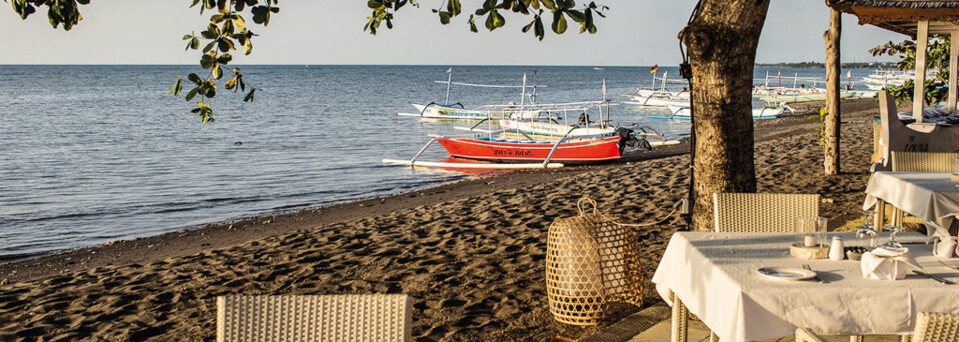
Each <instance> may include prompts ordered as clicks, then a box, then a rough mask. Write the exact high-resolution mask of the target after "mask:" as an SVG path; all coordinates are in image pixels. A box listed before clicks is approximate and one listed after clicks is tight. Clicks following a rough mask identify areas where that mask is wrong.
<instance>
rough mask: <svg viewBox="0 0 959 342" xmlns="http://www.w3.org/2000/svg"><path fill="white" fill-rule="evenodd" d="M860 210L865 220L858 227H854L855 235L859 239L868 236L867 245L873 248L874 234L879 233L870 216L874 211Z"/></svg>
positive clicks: (874, 242)
mask: <svg viewBox="0 0 959 342" xmlns="http://www.w3.org/2000/svg"><path fill="white" fill-rule="evenodd" d="M862 212H863V215H865V216H866V220H865V222H863V223H862V225H861V226H859V228H857V229H856V237H857V238H859V239H862V238H865V237H867V236H868V237H869V247H870V248H875V247H876V235H878V234H879V233H878V232H877V231H876V227H875V226H874V225H873V222H872V216H873V215H875V214H876V212H874V211H872V210H863V211H862Z"/></svg>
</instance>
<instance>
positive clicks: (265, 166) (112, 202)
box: [0, 66, 869, 255]
mask: <svg viewBox="0 0 959 342" xmlns="http://www.w3.org/2000/svg"><path fill="white" fill-rule="evenodd" d="M190 68H191V67H187V66H0V255H5V254H15V253H33V252H45V251H53V250H60V249H69V248H77V247H84V246H91V245H96V244H100V243H105V242H109V241H113V240H118V239H131V238H136V237H142V236H149V235H156V234H161V233H164V232H169V231H174V230H178V229H183V228H186V227H191V226H196V225H200V224H204V223H210V222H218V221H225V220H230V219H236V218H241V217H247V216H252V215H258V214H266V213H276V212H280V211H290V210H294V209H298V208H304V207H311V206H319V205H324V204H330V203H335V202H342V201H349V200H355V199H359V198H365V197H371V196H382V195H388V194H395V193H398V192H403V191H409V190H411V189H417V188H423V187H427V186H431V185H436V184H440V183H443V182H449V181H453V180H456V179H460V178H461V177H464V176H463V175H459V174H455V173H447V172H438V171H423V170H412V169H409V168H405V167H395V166H384V165H381V164H380V160H381V159H382V158H400V159H405V158H409V157H412V156H413V154H415V153H416V151H417V150H418V149H419V148H420V147H421V146H422V145H423V144H425V143H426V142H427V141H428V137H427V136H428V134H433V133H446V134H451V133H453V132H456V131H454V130H453V129H452V126H453V124H450V123H445V122H430V121H420V120H416V119H410V118H401V117H397V116H396V115H395V113H397V112H412V111H413V108H412V106H410V105H409V102H411V101H415V102H424V103H428V102H431V101H442V100H443V98H444V97H445V92H446V86H445V85H443V84H437V83H434V82H433V81H434V80H445V79H446V70H447V67H446V66H247V67H243V71H244V74H245V75H246V79H247V80H248V82H249V84H250V85H252V86H254V87H257V88H258V91H257V98H256V102H255V103H254V104H244V103H241V102H240V98H242V94H231V93H226V92H221V93H220V94H219V95H220V96H218V97H217V98H216V100H215V101H214V102H213V104H214V108H215V110H216V119H217V121H216V122H215V123H213V124H206V125H201V124H199V120H198V118H197V117H196V116H195V115H191V114H189V113H188V111H189V109H191V106H190V105H189V104H188V103H186V102H184V101H183V98H182V97H181V98H173V97H170V96H167V95H166V91H167V89H168V87H169V86H170V85H172V84H173V82H174V81H175V75H174V71H179V72H180V73H181V74H184V75H185V74H186V73H188V72H190ZM534 70H536V71H537V76H536V77H537V78H536V82H537V84H540V85H544V84H545V85H546V86H547V87H545V88H539V89H538V90H537V92H538V94H539V95H540V96H539V99H538V100H539V102H562V101H583V100H599V99H601V96H602V95H601V94H602V93H601V84H602V81H603V79H605V80H606V83H607V91H608V94H609V96H608V97H610V98H613V99H614V100H616V99H617V95H619V94H628V93H631V92H632V90H633V88H634V87H636V86H643V87H646V86H649V84H650V81H651V79H650V77H651V74H650V73H649V68H648V67H606V68H605V69H603V70H594V69H593V68H592V67H487V66H465V67H454V73H453V78H454V80H459V81H463V82H472V83H487V84H513V85H518V84H520V83H521V80H522V75H523V73H524V72H528V73H529V74H530V75H529V76H530V82H531V83H532V72H533V71H534ZM659 70H660V74H661V72H662V71H664V70H667V71H669V73H670V75H672V76H673V77H675V76H676V75H678V73H677V72H676V69H675V68H667V67H661V68H660V69H659ZM766 70H767V69H757V70H756V75H757V76H756V77H757V82H761V79H762V78H763V77H764V76H765V71H766ZM775 70H778V69H775ZM775 70H774V73H775ZM794 72H798V73H799V75H800V76H821V75H822V74H823V71H822V70H821V69H819V70H816V69H788V70H787V69H783V72H782V73H783V75H784V76H785V75H787V74H788V75H793V73H794ZM868 73H869V71H868V70H856V71H854V76H863V75H866V74H868ZM519 97H520V95H519V93H518V91H517V90H515V89H494V88H466V87H456V86H454V87H453V90H452V95H451V99H452V100H453V102H457V101H459V102H462V103H463V104H465V105H466V106H467V107H471V106H478V105H482V104H502V103H506V102H509V101H515V102H518V101H519ZM664 113H665V110H664V109H663V110H660V109H645V108H641V107H635V106H630V105H623V106H617V107H613V110H612V118H613V120H614V121H618V122H620V123H622V124H630V123H637V124H640V125H649V126H652V127H654V128H656V129H658V130H660V131H662V132H663V133H665V134H667V135H669V136H671V137H674V138H678V137H682V136H684V135H688V131H689V125H688V123H686V122H669V121H661V120H651V119H649V116H651V115H662V114H664ZM445 157H446V153H445V151H443V150H442V148H439V146H436V148H434V149H431V150H429V151H428V152H427V153H426V154H425V156H424V157H423V158H425V159H427V160H440V159H443V158H445Z"/></svg>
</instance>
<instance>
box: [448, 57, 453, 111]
mask: <svg viewBox="0 0 959 342" xmlns="http://www.w3.org/2000/svg"><path fill="white" fill-rule="evenodd" d="M446 74H447V75H448V76H447V77H446V105H447V106H449V105H450V85H452V84H453V67H450V68H449V70H446Z"/></svg>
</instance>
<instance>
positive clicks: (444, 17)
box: [439, 12, 450, 25]
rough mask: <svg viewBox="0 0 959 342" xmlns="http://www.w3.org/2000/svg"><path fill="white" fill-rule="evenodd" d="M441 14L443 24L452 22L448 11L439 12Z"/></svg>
mask: <svg viewBox="0 0 959 342" xmlns="http://www.w3.org/2000/svg"><path fill="white" fill-rule="evenodd" d="M439 14H440V23H441V24H443V25H446V24H449V23H450V14H449V13H447V12H439Z"/></svg>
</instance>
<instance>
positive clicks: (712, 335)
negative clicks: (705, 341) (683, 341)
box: [709, 331, 719, 342]
mask: <svg viewBox="0 0 959 342" xmlns="http://www.w3.org/2000/svg"><path fill="white" fill-rule="evenodd" d="M716 341H719V336H716V333H714V332H712V331H710V332H709V342H716Z"/></svg>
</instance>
